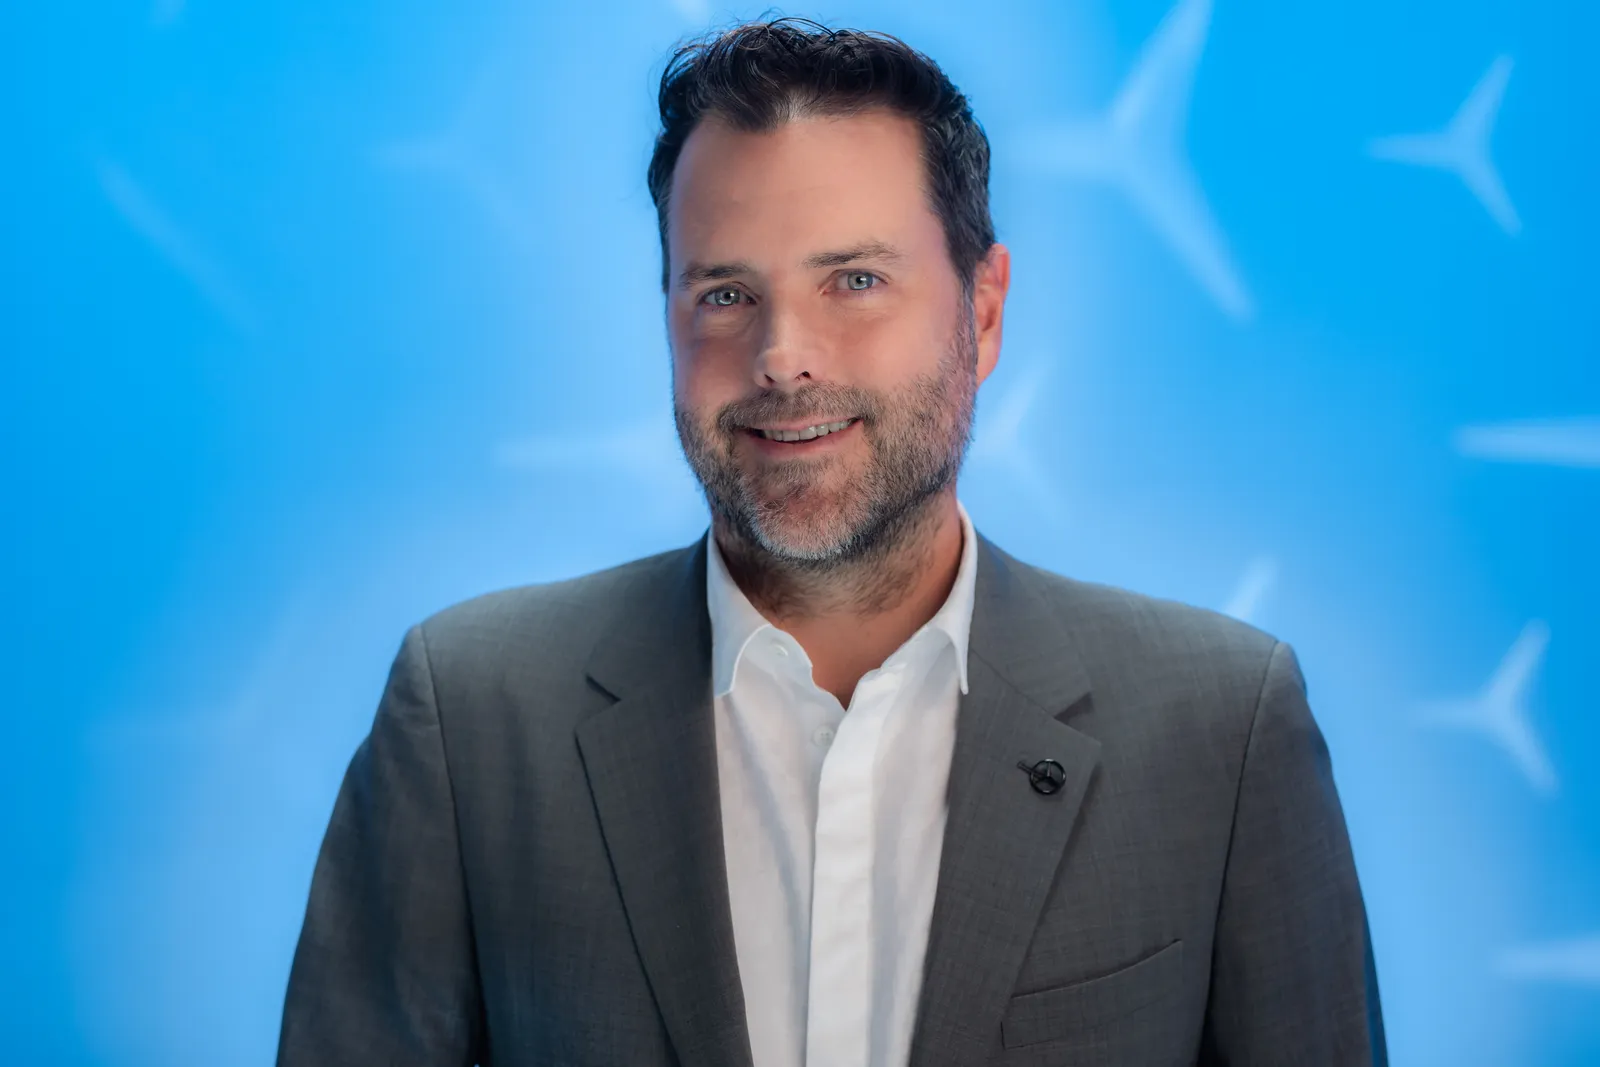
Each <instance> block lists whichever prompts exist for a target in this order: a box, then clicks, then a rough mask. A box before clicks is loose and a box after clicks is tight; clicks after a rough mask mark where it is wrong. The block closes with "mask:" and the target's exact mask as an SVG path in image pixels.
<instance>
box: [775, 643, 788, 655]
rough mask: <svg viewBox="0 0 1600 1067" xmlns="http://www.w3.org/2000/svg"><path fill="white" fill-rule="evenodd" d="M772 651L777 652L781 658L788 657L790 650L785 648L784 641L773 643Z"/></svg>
mask: <svg viewBox="0 0 1600 1067" xmlns="http://www.w3.org/2000/svg"><path fill="white" fill-rule="evenodd" d="M772 651H774V652H776V653H777V654H778V655H780V656H787V655H788V654H789V650H788V649H787V648H785V647H784V645H783V642H782V641H774V642H772Z"/></svg>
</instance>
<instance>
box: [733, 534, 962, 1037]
mask: <svg viewBox="0 0 1600 1067" xmlns="http://www.w3.org/2000/svg"><path fill="white" fill-rule="evenodd" d="M957 508H958V510H959V511H960V515H961V531H962V548H961V564H960V568H959V570H958V571H957V573H956V581H955V585H954V587H953V588H952V589H951V591H950V595H949V597H948V598H947V599H946V600H945V603H944V606H943V607H941V608H940V609H939V611H938V613H937V614H935V615H934V617H933V618H932V619H930V620H929V621H928V622H927V623H926V624H925V625H924V626H922V627H921V628H920V629H919V630H918V631H917V632H916V633H915V634H913V635H912V636H911V637H910V638H909V639H908V640H907V641H906V642H905V644H903V645H901V646H900V647H899V648H898V649H896V650H895V652H894V653H893V654H892V655H890V656H889V658H888V659H886V660H884V662H883V665H882V666H880V667H878V668H877V669H875V670H872V671H869V672H868V673H867V674H866V675H865V676H864V677H863V678H862V679H861V682H860V684H858V685H857V686H856V689H855V692H854V693H853V694H852V696H851V698H850V707H849V709H848V714H846V710H847V709H845V708H843V707H841V706H840V704H839V701H838V699H837V698H836V697H834V696H833V694H832V693H829V692H827V691H826V690H823V689H820V688H818V687H817V685H816V684H815V683H814V682H813V681H812V677H811V660H810V658H809V657H807V655H806V653H805V650H804V649H802V648H801V647H800V645H799V643H798V642H796V641H795V639H794V638H793V637H791V636H790V635H789V634H787V633H785V632H784V631H783V630H780V629H778V628H777V627H775V626H773V625H772V624H771V623H769V622H768V621H767V620H766V619H764V618H763V617H762V616H761V614H760V613H759V612H757V611H756V609H755V608H754V607H753V606H752V605H751V603H750V601H749V599H748V598H747V597H746V596H745V595H744V593H743V591H741V590H740V589H739V587H738V585H737V584H735V583H734V581H733V580H732V578H731V577H730V576H729V574H728V569H727V565H726V563H725V562H724V561H723V559H722V554H721V552H720V550H719V549H718V548H717V546H716V539H715V538H712V537H711V535H710V534H707V538H708V539H709V541H710V543H709V545H708V551H707V558H706V564H707V565H706V599H707V607H708V609H709V611H710V616H711V633H712V660H711V662H712V683H713V687H714V693H715V701H714V715H715V720H716V736H717V768H718V769H717V775H718V784H719V786H720V789H721V801H722V828H723V845H724V848H725V849H726V853H727V861H728V894H729V899H730V902H731V904H732V910H733V933H734V943H735V947H736V949H737V955H738V961H739V976H740V980H741V983H742V985H743V987H744V998H745V1014H746V1017H747V1019H748V1021H749V1029H750V1043H751V1046H752V1050H753V1051H754V1053H755V1067H904V1064H905V1063H906V1061H907V1058H908V1056H909V1052H910V1046H911V1031H912V1026H913V1024H914V1022H915V1017H916V1007H917V998H918V995H919V994H920V992H921V986H922V964H923V959H924V956H925V955H926V952H927V945H928V926H929V922H930V920H931V918H932V914H933V897H934V888H935V885H936V883H937V880H938V873H939V855H940V852H941V850H942V847H943V843H944V827H945V819H946V815H947V813H948V811H947V807H946V799H945V787H946V785H947V783H948V781H949V776H950V756H951V752H952V750H953V749H954V746H955V728H956V709H957V706H958V701H959V699H960V695H961V694H963V693H965V692H966V691H967V635H968V631H969V629H970V627H971V621H972V603H973V588H974V584H975V580H976V569H977V567H976V559H977V544H976V537H975V535H974V533H973V529H972V520H971V519H970V518H969V517H968V516H967V512H966V509H965V508H964V507H961V506H960V505H959V504H958V505H957Z"/></svg>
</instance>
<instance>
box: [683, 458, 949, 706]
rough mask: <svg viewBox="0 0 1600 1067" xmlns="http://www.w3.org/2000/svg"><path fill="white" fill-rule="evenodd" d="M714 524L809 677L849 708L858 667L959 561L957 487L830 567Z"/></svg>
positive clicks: (895, 643)
mask: <svg viewBox="0 0 1600 1067" xmlns="http://www.w3.org/2000/svg"><path fill="white" fill-rule="evenodd" d="M712 532H713V535H714V536H715V537H716V539H717V547H718V548H719V549H721V551H722V557H723V560H724V561H725V562H726V563H727V567H728V573H729V575H730V576H731V577H732V578H733V580H734V582H735V583H736V584H737V585H738V586H739V588H740V589H741V590H742V591H743V592H744V594H745V596H746V597H748V598H749V600H750V603H751V604H752V605H753V606H754V607H755V609H756V610H757V611H759V612H760V613H761V614H762V616H763V617H765V618H766V619H767V620H768V621H769V622H771V623H772V624H773V625H774V626H777V627H779V628H780V629H782V630H784V631H786V632H787V633H789V634H790V635H791V636H792V637H794V639H795V640H796V641H797V642H799V644H800V647H801V648H804V649H805V650H806V655H807V656H809V657H810V658H811V663H812V675H813V680H814V681H815V682H816V684H817V685H818V686H820V687H821V688H823V689H826V690H828V691H829V692H831V693H833V694H834V696H836V697H837V698H838V699H839V702H840V703H841V704H843V705H844V706H846V707H848V706H849V704H850V696H851V694H852V693H853V692H854V691H855V686H856V683H857V682H858V681H860V679H861V676H862V675H863V674H865V673H866V672H867V671H870V670H872V669H874V668H875V667H877V666H879V665H880V664H881V663H882V662H883V661H884V660H885V659H886V658H888V656H889V655H890V653H892V652H894V650H895V649H897V648H899V647H900V646H901V645H902V644H904V643H905V641H906V640H907V639H908V638H909V637H910V636H911V635H912V634H914V633H916V632H917V630H918V628H920V627H921V626H922V625H923V624H925V623H926V622H927V621H928V620H929V619H931V618H933V616H934V614H935V613H936V612H938V610H939V608H940V607H941V606H943V604H944V602H945V600H946V599H947V598H948V597H949V596H950V589H951V587H952V586H953V585H954V584H955V579H956V573H957V571H959V569H960V566H961V551H962V529H961V515H960V512H959V511H958V510H957V505H956V496H955V489H954V487H951V488H949V489H946V490H945V491H943V492H941V493H939V494H937V495H935V496H933V497H930V498H929V499H928V500H927V501H926V502H924V504H923V505H922V506H921V507H920V508H918V509H917V511H916V512H914V513H913V514H911V515H909V516H907V520H906V522H905V524H904V525H903V526H902V527H901V528H900V529H899V530H897V531H895V532H894V534H893V535H892V536H890V537H886V538H885V539H884V541H883V542H882V543H881V544H880V545H878V546H875V547H874V548H873V549H872V550H870V551H868V552H867V553H864V554H863V555H861V556H859V557H855V558H852V559H849V560H845V561H840V562H838V563H835V564H830V565H828V566H826V567H818V566H815V565H810V564H801V565H795V564H792V563H789V562H788V561H785V560H779V559H774V558H773V557H772V556H771V554H770V553H768V552H766V551H765V550H764V549H762V548H761V547H760V546H759V545H752V544H750V543H749V542H748V541H747V540H746V539H744V538H740V537H737V536H735V535H734V534H733V533H732V531H731V530H730V529H729V528H728V527H727V525H726V524H724V523H723V522H721V521H720V520H718V521H716V522H714V524H713V527H712Z"/></svg>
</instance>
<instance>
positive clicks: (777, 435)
mask: <svg viewBox="0 0 1600 1067" xmlns="http://www.w3.org/2000/svg"><path fill="white" fill-rule="evenodd" d="M854 421H856V420H854V419H842V420H840V421H839V422H825V423H823V424H822V425H820V426H807V427H806V428H805V429H803V430H757V431H756V432H757V433H759V434H760V435H761V436H762V437H765V438H766V439H767V440H769V441H809V440H811V439H812V438H813V437H824V436H826V435H828V434H830V433H835V432H837V431H839V430H842V429H844V428H845V427H846V426H849V425H850V424H851V423H852V422H854Z"/></svg>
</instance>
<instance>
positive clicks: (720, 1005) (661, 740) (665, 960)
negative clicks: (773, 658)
mask: <svg viewBox="0 0 1600 1067" xmlns="http://www.w3.org/2000/svg"><path fill="white" fill-rule="evenodd" d="M705 565H706V556H705V540H704V539H701V541H700V542H699V543H698V545H696V546H693V547H690V548H687V549H684V550H683V551H682V552H681V553H674V554H672V555H669V556H667V557H664V558H663V561H662V564H661V565H660V567H659V569H653V570H650V571H647V572H646V573H645V574H644V575H642V576H641V578H640V582H641V584H640V585H639V586H636V587H634V588H632V589H630V590H628V591H627V592H625V593H624V595H623V597H622V598H621V599H622V600H623V601H625V604H626V608H625V610H623V611H620V612H619V613H618V615H617V617H616V619H615V620H614V621H613V624H612V626H611V629H610V631H609V633H608V634H607V638H606V640H604V641H602V642H601V644H600V646H599V647H598V648H597V650H596V652H595V655H594V657H593V659H592V660H591V662H590V664H589V676H590V678H591V679H592V680H593V681H594V682H595V683H596V684H598V685H599V686H600V687H601V688H602V689H604V690H605V691H607V692H608V693H610V694H611V695H612V696H614V697H617V698H618V699H617V702H616V703H615V704H612V705H611V706H610V707H607V708H605V709H604V710H602V711H600V712H598V713H596V714H594V715H591V716H589V717H588V718H586V719H584V720H583V721H582V722H581V723H580V724H579V726H578V729H577V740H578V747H579V750H580V754H581V756H582V759H583V766H584V772H585V774H586V775H587V776H588V780H589V790H590V792H591V793H592V795H593V797H594V805H595V811H596V813H597V814H598V816H599V819H600V827H601V832H602V834H603V835H604V837H605V842H606V850H607V852H608V854H609V855H610V857H611V864H612V868H613V870H614V872H615V874H616V879H617V884H618V885H619V886H620V888H621V892H622V900H623V906H624V907H625V908H626V909H627V913H628V923H629V926H630V928H631V929H632V931H633V938H634V943H635V945H636V947H637V949H638V952H639V957H640V959H641V960H642V961H643V964H644V969H645V973H646V975H647V977H648V978H649V982H650V988H651V990H652V991H653V992H654V994H655V998H656V1005H657V1008H658V1009H659V1010H660V1012H661V1017H662V1020H663V1021H664V1023H665V1024H666V1028H667V1033H668V1035H669V1036H670V1038H671V1040H672V1044H673V1048H674V1049H675V1050H676V1052H677V1056H678V1060H679V1062H681V1063H684V1064H694V1065H696V1067H699V1065H705V1067H751V1053H750V1036H749V1030H748V1027H747V1026H746V1022H745V1005H744V992H743V989H742V987H741V985H740V981H739V966H738V957H737V955H736V953H735V950H734V940H733V919H732V912H731V909H730V906H729V903H728V880H727V861H726V856H725V853H724V849H723V843H722V809H721V805H720V799H719V792H718V787H717V751H716V734H715V723H714V721H713V719H712V714H711V706H712V705H711V670H710V662H711V660H710V657H711V634H710V622H709V619H708V617H707V614H706V604H705V573H706V572H705Z"/></svg>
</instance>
